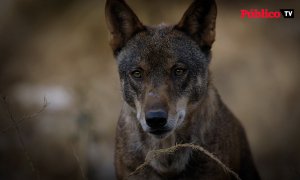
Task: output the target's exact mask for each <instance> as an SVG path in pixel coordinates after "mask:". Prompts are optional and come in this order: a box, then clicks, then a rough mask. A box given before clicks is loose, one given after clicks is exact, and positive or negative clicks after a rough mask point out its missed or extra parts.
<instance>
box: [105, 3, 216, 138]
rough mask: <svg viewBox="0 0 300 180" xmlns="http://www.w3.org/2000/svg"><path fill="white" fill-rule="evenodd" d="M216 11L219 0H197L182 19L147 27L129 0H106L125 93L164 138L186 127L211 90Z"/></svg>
mask: <svg viewBox="0 0 300 180" xmlns="http://www.w3.org/2000/svg"><path fill="white" fill-rule="evenodd" d="M216 15H217V9H216V4H215V2H214V0H195V1H194V2H193V3H192V5H191V6H190V7H189V9H188V10H187V11H186V12H185V14H184V16H183V18H182V19H181V21H180V22H179V23H178V24H177V25H175V26H166V25H159V26H156V27H148V26H144V25H143V24H142V23H141V22H140V20H139V19H138V18H137V16H136V15H135V14H134V12H133V11H132V10H131V9H130V8H129V7H128V5H127V4H126V3H125V2H124V0H108V1H107V3H106V19H107V24H108V28H109V31H110V33H111V35H112V39H111V47H112V49H113V52H114V55H115V57H116V59H117V63H118V66H119V73H120V80H121V86H122V91H123V97H124V100H125V102H126V103H127V104H128V105H129V106H131V107H132V108H133V109H134V110H135V112H136V116H137V120H138V121H139V123H140V125H141V126H142V128H143V130H144V131H145V132H147V133H150V134H151V135H154V136H155V137H157V138H163V137H165V136H167V135H168V134H170V133H171V132H173V131H174V130H176V129H179V128H181V127H182V126H183V125H184V124H185V119H186V115H187V114H188V113H189V112H190V111H192V109H193V107H194V106H195V105H196V104H197V103H198V102H200V100H201V98H202V97H203V96H204V95H205V93H206V92H207V88H208V65H209V62H210V58H211V57H210V54H211V53H210V49H211V46H212V44H213V42H214V39H215V22H216Z"/></svg>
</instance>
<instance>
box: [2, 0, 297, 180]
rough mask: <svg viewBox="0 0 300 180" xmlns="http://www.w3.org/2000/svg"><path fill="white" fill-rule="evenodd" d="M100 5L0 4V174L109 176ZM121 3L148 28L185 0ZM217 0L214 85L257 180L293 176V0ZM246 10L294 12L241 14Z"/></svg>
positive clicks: (37, 0)
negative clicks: (240, 131)
mask: <svg viewBox="0 0 300 180" xmlns="http://www.w3.org/2000/svg"><path fill="white" fill-rule="evenodd" d="M104 3H105V2H104V1H103V0H89V1H82V0H81V1H80V0H1V1H0V96H2V97H6V98H4V99H3V98H2V100H1V103H0V179H1V180H19V179H22V180H27V179H28V180H32V179H42V180H69V179H70V180H76V179H89V180H100V179H105V180H106V179H114V178H115V177H114V167H113V149H114V136H115V126H116V122H117V119H118V114H119V111H120V107H121V102H122V99H121V96H120V88H119V80H118V74H117V67H116V63H115V61H114V59H113V56H112V52H111V49H110V47H109V45H108V40H109V34H108V32H107V29H106V24H105V17H104ZM128 3H129V4H130V6H131V7H132V8H133V9H134V11H135V12H136V14H137V15H138V16H139V17H140V19H141V20H142V22H144V23H145V24H148V25H149V24H151V25H154V24H159V23H161V22H166V23H170V24H174V23H177V22H178V21H179V20H180V18H181V16H182V15H183V13H184V11H185V10H186V9H187V8H188V6H189V4H190V3H191V0H164V1H159V0H152V1H146V0H144V1H141V0H128ZM217 3H218V21H217V40H216V42H215V44H214V47H213V52H214V53H213V60H212V64H211V70H212V72H213V75H214V82H215V85H216V86H217V88H218V90H219V92H220V94H221V96H222V98H223V100H224V101H225V103H226V104H227V105H228V106H229V108H230V109H231V110H232V111H233V112H234V114H235V115H236V116H237V117H238V118H239V119H240V120H241V122H242V123H243V125H244V126H245V129H246V131H247V135H248V137H249V141H250V144H251V148H252V151H253V155H254V159H255V162H256V164H257V167H258V169H259V171H260V173H261V176H262V178H263V179H272V180H276V179H278V180H279V179H300V141H299V137H300V131H299V127H300V76H299V73H298V71H299V65H300V51H299V50H300V21H299V19H298V11H297V10H298V9H299V8H300V2H299V1H297V0H289V1H285V0H280V1H279V0H276V1H275V0H274V1H268V0H265V1H262V0H257V1H256V0H251V1H250V0H249V1H244V0H233V1H230V2H229V1H226V2H225V1H222V2H221V1H220V0H219V1H217ZM251 8H257V9H261V8H267V9H269V10H279V9H280V8H293V9H296V15H295V19H283V18H281V19H241V18H240V10H241V9H251ZM44 97H45V98H46V101H47V102H44ZM45 103H46V107H43V106H44V105H45Z"/></svg>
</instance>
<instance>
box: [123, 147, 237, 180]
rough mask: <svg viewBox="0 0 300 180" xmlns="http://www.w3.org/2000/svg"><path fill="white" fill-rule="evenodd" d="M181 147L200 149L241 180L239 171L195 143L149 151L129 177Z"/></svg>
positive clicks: (199, 150)
mask: <svg viewBox="0 0 300 180" xmlns="http://www.w3.org/2000/svg"><path fill="white" fill-rule="evenodd" d="M181 148H191V149H193V150H195V151H198V152H201V153H203V154H205V155H206V156H207V157H209V158H210V159H212V160H213V161H214V162H216V163H217V164H218V165H219V166H220V167H222V168H223V170H224V171H225V172H226V173H229V174H231V175H233V176H234V177H235V179H237V180H241V178H240V177H239V176H238V174H237V173H235V172H234V171H232V170H231V169H230V168H229V167H228V166H226V165H225V164H224V163H223V162H221V161H220V160H219V159H218V158H217V157H216V156H215V155H214V154H212V153H210V152H209V151H207V150H206V149H204V148H203V147H202V146H199V145H195V144H176V145H175V146H171V147H169V148H165V149H157V150H152V151H149V152H148V154H147V156H146V158H145V162H144V163H143V164H141V165H140V166H138V167H137V168H136V169H135V171H133V172H132V173H130V174H129V176H128V177H130V176H132V175H135V174H137V173H138V172H139V171H141V170H143V169H144V168H145V167H146V166H148V165H149V163H150V161H151V160H153V159H155V158H157V157H158V156H159V155H163V154H174V153H175V152H176V151H177V150H178V149H181Z"/></svg>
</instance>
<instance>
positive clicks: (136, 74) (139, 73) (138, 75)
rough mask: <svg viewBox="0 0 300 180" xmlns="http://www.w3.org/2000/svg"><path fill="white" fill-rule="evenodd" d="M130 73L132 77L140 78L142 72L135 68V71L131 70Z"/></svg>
mask: <svg viewBox="0 0 300 180" xmlns="http://www.w3.org/2000/svg"><path fill="white" fill-rule="evenodd" d="M131 75H132V76H133V77H134V78H137V79H139V78H141V77H142V72H141V71H140V70H135V71H132V72H131Z"/></svg>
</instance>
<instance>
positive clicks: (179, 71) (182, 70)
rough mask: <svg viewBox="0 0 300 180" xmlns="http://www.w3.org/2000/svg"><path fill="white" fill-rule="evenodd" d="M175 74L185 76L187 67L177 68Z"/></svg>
mask: <svg viewBox="0 0 300 180" xmlns="http://www.w3.org/2000/svg"><path fill="white" fill-rule="evenodd" d="M174 74H175V76H183V75H184V74H185V69H183V68H176V69H175V70H174Z"/></svg>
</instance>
